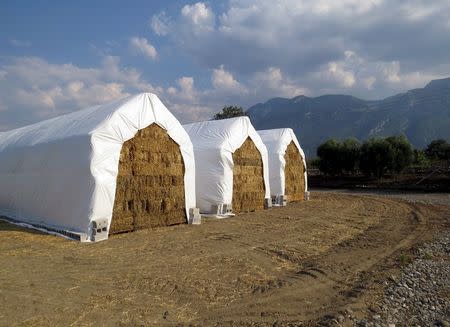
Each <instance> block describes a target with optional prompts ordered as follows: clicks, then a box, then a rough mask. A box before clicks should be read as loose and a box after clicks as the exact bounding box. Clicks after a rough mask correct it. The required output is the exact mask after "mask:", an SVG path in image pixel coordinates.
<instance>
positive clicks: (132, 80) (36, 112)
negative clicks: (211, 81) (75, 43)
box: [0, 56, 160, 128]
mask: <svg viewBox="0 0 450 327" xmlns="http://www.w3.org/2000/svg"><path fill="white" fill-rule="evenodd" d="M0 71H2V72H6V74H5V73H2V76H3V78H0V98H1V99H2V103H1V110H0V120H1V121H2V123H3V125H4V126H8V127H9V128H13V127H18V126H20V125H23V124H26V123H32V122H34V121H37V120H42V119H46V118H50V117H53V116H56V115H60V114H63V113H67V112H71V111H73V110H77V109H82V108H86V107H88V106H91V105H94V104H99V103H104V102H108V101H112V100H115V99H118V98H121V97H125V96H127V95H129V94H131V93H137V92H143V91H146V92H151V91H154V92H159V91H160V89H158V88H156V89H155V88H153V86H152V85H151V84H149V83H148V82H147V81H145V80H144V79H143V78H142V77H141V74H140V72H138V71H137V70H135V69H124V68H122V67H120V61H119V58H118V57H112V56H107V57H104V58H103V60H102V62H101V65H100V66H99V67H97V68H81V67H78V66H75V65H73V64H52V63H49V62H47V61H46V60H44V59H41V58H37V57H19V58H15V59H13V60H11V61H10V62H9V63H7V64H5V65H3V66H1V67H0Z"/></svg>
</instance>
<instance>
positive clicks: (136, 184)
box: [110, 124, 186, 234]
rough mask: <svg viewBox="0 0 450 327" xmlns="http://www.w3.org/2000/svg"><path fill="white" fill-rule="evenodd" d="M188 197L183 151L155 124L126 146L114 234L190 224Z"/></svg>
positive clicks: (122, 158) (119, 174)
mask: <svg viewBox="0 0 450 327" xmlns="http://www.w3.org/2000/svg"><path fill="white" fill-rule="evenodd" d="M184 197H185V195H184V163H183V158H182V156H181V152H180V148H179V146H178V144H177V143H175V141H173V140H172V139H171V138H170V137H169V135H168V134H167V132H166V131H165V130H164V129H162V128H161V127H159V126H158V125H157V124H152V125H150V126H148V127H146V128H144V129H142V130H140V131H138V133H137V134H136V135H135V137H134V138H132V139H131V140H129V141H127V142H125V143H124V144H123V146H122V151H121V152H120V161H119V173H118V175H117V186H116V196H115V201H114V209H113V215H112V221H111V227H110V234H116V233H123V232H129V231H134V230H137V229H143V228H151V227H159V226H169V225H174V224H182V223H186V212H185V198H184Z"/></svg>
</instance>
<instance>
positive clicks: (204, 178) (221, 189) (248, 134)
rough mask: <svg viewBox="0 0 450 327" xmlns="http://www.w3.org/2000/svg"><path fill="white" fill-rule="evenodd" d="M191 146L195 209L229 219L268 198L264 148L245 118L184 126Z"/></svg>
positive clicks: (258, 206) (253, 208)
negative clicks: (193, 167) (232, 215)
mask: <svg viewBox="0 0 450 327" xmlns="http://www.w3.org/2000/svg"><path fill="white" fill-rule="evenodd" d="M184 128H185V129H186V131H187V133H188V134H189V136H190V138H191V141H192V144H193V146H194V154H195V162H196V172H195V174H196V190H197V195H196V197H197V207H198V208H200V211H201V213H203V214H208V215H212V216H220V217H224V216H229V215H230V214H231V213H232V212H231V210H230V209H231V208H232V211H233V212H236V213H238V212H243V211H254V210H259V209H263V208H264V207H265V204H267V203H268V200H269V199H270V187H269V174H268V161H267V149H266V147H265V145H264V144H263V142H262V141H261V138H260V137H259V135H258V133H257V132H256V131H255V129H254V127H253V126H252V125H251V123H250V120H249V119H248V117H237V118H231V119H223V120H213V121H206V122H200V123H193V124H188V125H184Z"/></svg>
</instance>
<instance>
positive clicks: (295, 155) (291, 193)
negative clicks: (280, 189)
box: [284, 141, 305, 202]
mask: <svg viewBox="0 0 450 327" xmlns="http://www.w3.org/2000/svg"><path fill="white" fill-rule="evenodd" d="M284 159H285V160H286V166H285V169H284V175H285V188H286V189H285V194H286V195H287V199H288V201H289V202H292V201H302V200H304V199H305V165H304V162H303V158H302V156H301V155H300V151H298V149H297V147H296V146H295V143H294V142H293V141H291V143H290V144H289V145H288V147H287V149H286V153H285V154H284Z"/></svg>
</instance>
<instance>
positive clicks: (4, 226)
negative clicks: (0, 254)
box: [0, 220, 45, 235]
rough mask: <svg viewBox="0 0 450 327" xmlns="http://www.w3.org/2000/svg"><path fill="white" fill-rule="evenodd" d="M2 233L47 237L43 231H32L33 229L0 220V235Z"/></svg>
mask: <svg viewBox="0 0 450 327" xmlns="http://www.w3.org/2000/svg"><path fill="white" fill-rule="evenodd" d="M1 232H22V233H30V234H39V235H45V233H43V232H41V231H38V230H35V229H31V228H25V227H21V226H18V225H15V224H12V223H9V222H7V221H4V220H0V233H1Z"/></svg>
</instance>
